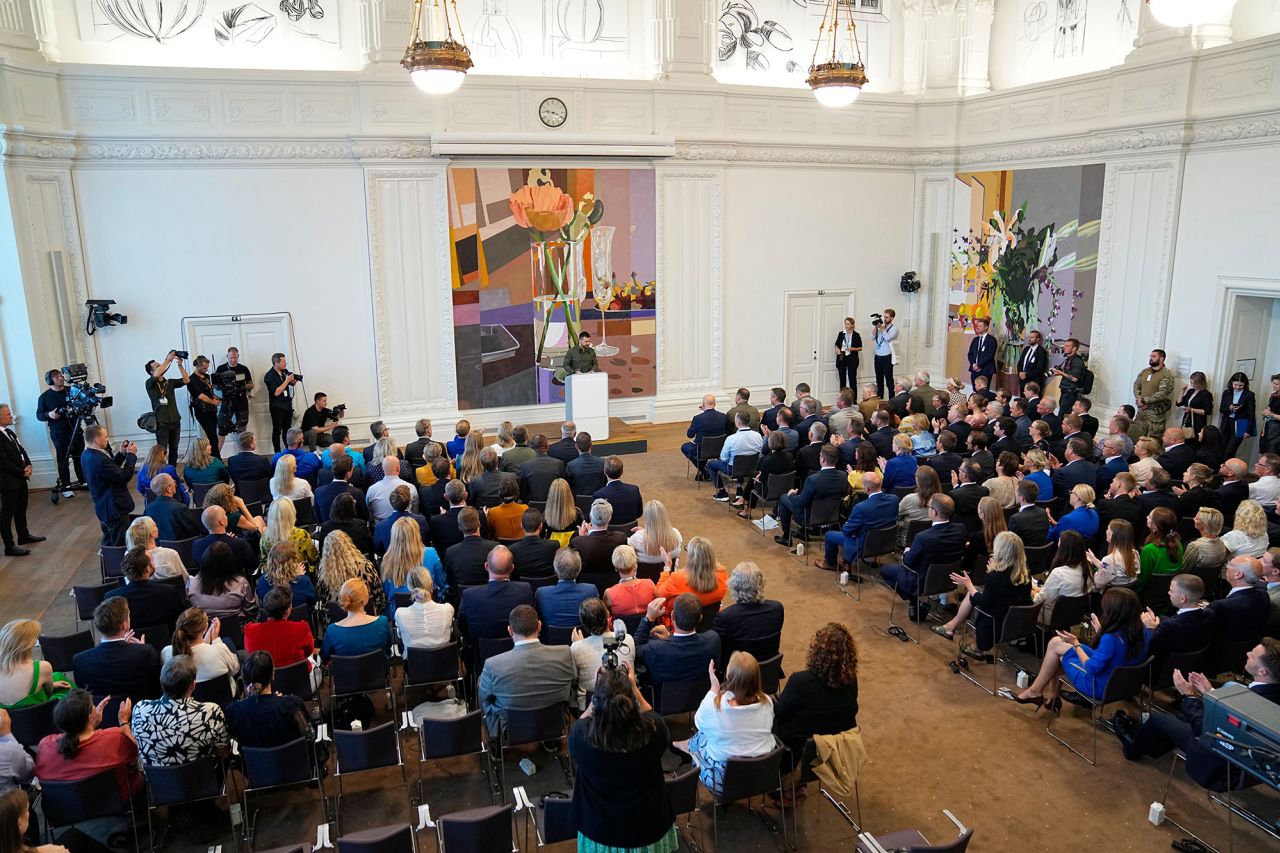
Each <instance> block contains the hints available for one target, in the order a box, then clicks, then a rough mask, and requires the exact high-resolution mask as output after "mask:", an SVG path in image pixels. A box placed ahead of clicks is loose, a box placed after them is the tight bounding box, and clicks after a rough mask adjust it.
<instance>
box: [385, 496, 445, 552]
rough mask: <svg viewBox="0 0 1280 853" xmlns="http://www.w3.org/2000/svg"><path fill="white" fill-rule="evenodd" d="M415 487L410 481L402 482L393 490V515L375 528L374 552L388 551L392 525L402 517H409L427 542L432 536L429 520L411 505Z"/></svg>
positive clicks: (419, 534)
mask: <svg viewBox="0 0 1280 853" xmlns="http://www.w3.org/2000/svg"><path fill="white" fill-rule="evenodd" d="M413 491H414V490H413V487H412V486H410V485H409V484H408V483H403V482H402V483H400V485H398V486H396V487H395V488H394V489H392V490H391V498H390V501H391V515H389V516H387V517H386V518H384V519H382V521H380V522H378V524H377V526H376V527H375V528H374V529H373V553H374V554H376V555H379V556H380V555H382V554H385V553H386V552H387V547H388V546H389V545H390V544H391V527H392V525H394V524H395V523H396V522H397V521H399V520H400V519H402V518H407V519H409V520H410V521H412V522H413V523H414V524H415V525H417V527H418V538H419V539H420V540H421V541H423V542H427V541H430V538H431V530H430V528H429V527H428V526H427V520H426V518H424V517H423V516H421V515H419V514H418V513H416V512H412V511H411V510H410V509H409V507H410V505H411V504H412V502H413V501H412V495H413Z"/></svg>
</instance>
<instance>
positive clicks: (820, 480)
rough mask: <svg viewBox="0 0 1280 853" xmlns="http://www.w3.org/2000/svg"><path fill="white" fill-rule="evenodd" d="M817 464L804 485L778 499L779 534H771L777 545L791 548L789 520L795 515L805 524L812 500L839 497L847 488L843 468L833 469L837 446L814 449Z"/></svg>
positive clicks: (827, 445)
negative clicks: (780, 532)
mask: <svg viewBox="0 0 1280 853" xmlns="http://www.w3.org/2000/svg"><path fill="white" fill-rule="evenodd" d="M818 460H819V464H820V465H821V466H822V467H821V468H819V469H818V470H817V471H815V472H814V473H812V474H810V475H809V476H808V477H806V478H805V480H804V488H802V489H800V490H799V491H797V490H796V489H792V490H791V491H789V492H787V493H786V494H785V495H783V496H782V497H781V499H779V500H778V527H779V529H781V530H782V535H781V536H775V537H773V541H774V542H777V543H778V544H779V545H782V546H784V547H787V548H790V547H791V519H792V517H793V516H794V517H798V518H799V519H800V522H801V523H802V524H807V523H808V515H809V507H811V506H812V505H813V502H814V501H815V500H821V499H823V498H843V497H844V496H845V494H846V493H847V492H848V491H849V481H848V479H847V478H846V476H845V474H844V472H843V471H838V470H836V463H838V462H839V461H840V448H838V447H836V446H835V445H832V444H824V445H822V450H820V451H818Z"/></svg>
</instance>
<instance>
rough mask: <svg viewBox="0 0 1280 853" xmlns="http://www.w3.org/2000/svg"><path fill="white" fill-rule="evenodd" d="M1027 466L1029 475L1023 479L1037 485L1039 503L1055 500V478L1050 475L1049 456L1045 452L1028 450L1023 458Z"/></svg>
mask: <svg viewBox="0 0 1280 853" xmlns="http://www.w3.org/2000/svg"><path fill="white" fill-rule="evenodd" d="M1022 461H1023V462H1025V463H1026V464H1027V474H1026V476H1025V477H1023V479H1025V480H1030V481H1031V482H1033V483H1035V484H1036V487H1037V488H1038V489H1040V492H1039V493H1038V494H1037V495H1036V501H1037V502H1044V501H1051V500H1053V476H1052V475H1051V474H1050V473H1049V454H1047V453H1045V452H1044V451H1043V450H1028V451H1027V452H1026V454H1025V455H1023V457H1022Z"/></svg>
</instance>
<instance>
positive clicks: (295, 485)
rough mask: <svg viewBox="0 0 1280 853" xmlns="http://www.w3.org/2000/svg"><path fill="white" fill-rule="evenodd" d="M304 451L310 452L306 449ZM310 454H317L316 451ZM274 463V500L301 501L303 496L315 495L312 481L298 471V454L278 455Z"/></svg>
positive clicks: (272, 480) (271, 486)
mask: <svg viewBox="0 0 1280 853" xmlns="http://www.w3.org/2000/svg"><path fill="white" fill-rule="evenodd" d="M299 449H301V448H299ZM302 452H303V453H308V451H306V450H303V451H302ZM308 455H310V456H313V457H314V456H315V454H314V453H309V454H308ZM274 464H275V472H274V473H273V474H272V475H271V483H270V489H271V499H272V500H276V499H278V498H288V499H289V500H291V501H300V500H302V499H303V498H314V497H315V493H314V492H313V491H312V489H311V483H310V482H308V481H307V480H306V479H304V478H303V477H302V476H301V475H300V474H299V473H298V471H297V468H298V458H297V457H296V456H290V455H288V454H285V455H278V456H277V457H276V461H275V463H274Z"/></svg>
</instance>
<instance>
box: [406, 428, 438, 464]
mask: <svg viewBox="0 0 1280 853" xmlns="http://www.w3.org/2000/svg"><path fill="white" fill-rule="evenodd" d="M433 444H435V445H438V446H439V447H440V452H441V453H444V445H443V444H440V442H438V441H435V440H434V439H430V438H427V437H426V436H425V435H424V436H423V437H422V438H419V439H415V440H414V441H411V442H409V443H408V444H406V445H405V446H404V458H405V459H406V460H407V461H408V463H409V464H410V465H412V466H413V467H414V468H421V467H422V466H423V465H426V464H427V448H428V447H430V446H431V445H433Z"/></svg>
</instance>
